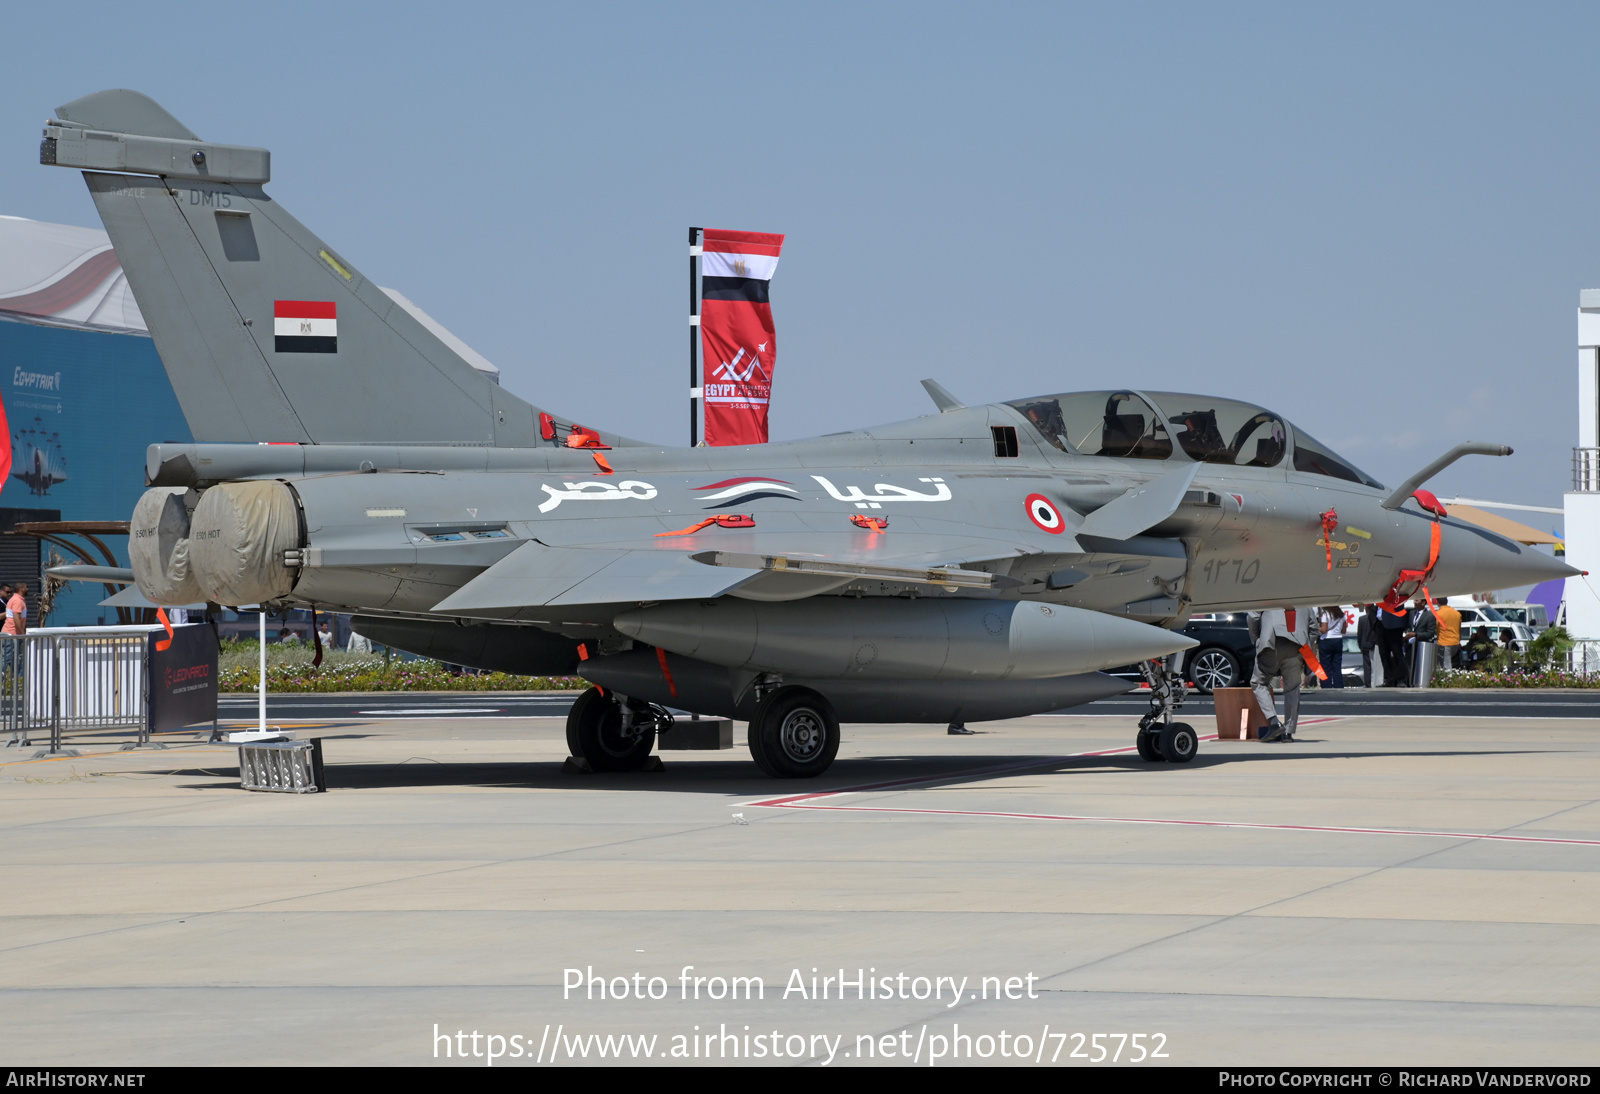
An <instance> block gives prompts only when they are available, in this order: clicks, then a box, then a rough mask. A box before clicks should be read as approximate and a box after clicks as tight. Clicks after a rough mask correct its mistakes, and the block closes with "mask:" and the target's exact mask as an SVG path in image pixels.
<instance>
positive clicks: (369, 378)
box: [41, 91, 1576, 777]
mask: <svg viewBox="0 0 1600 1094" xmlns="http://www.w3.org/2000/svg"><path fill="white" fill-rule="evenodd" d="M41 160H42V162H44V163H46V164H55V165H58V166H63V167H73V168H81V169H82V170H83V172H84V178H85V180H86V181H87V183H88V186H89V190H90V193H91V194H92V195H93V197H94V201H95V204H96V206H97V208H98V209H99V212H100V216H101V218H102V220H103V221H104V222H105V227H106V230H107V231H108V232H109V233H110V235H111V239H112V242H113V243H114V244H115V246H116V249H117V254H118V257H119V258H120V259H121V261H122V266H123V269H124V270H126V272H127V276H128V279H129V282H130V284H131V285H132V288H133V291H134V294H135V295H136V296H137V297H138V300H139V305H140V308H141V310H142V311H143V313H144V315H145V317H146V319H147V321H148V322H149V325H150V331H151V334H152V336H153V337H154V338H155V342H156V348H157V349H158V350H159V351H160V354H161V359H162V361H163V363H164V364H165V366H166V369H167V372H168V375H169V376H170V377H171V379H172V384H173V387H174V389H175V390H176V392H177V395H178V399H179V402H180V403H181V405H182V408H183V412H184V415H185V417H186V418H187V419H188V422H189V425H190V427H191V429H192V430H193V433H194V436H195V438H196V443H194V444H187V445H171V444H157V445H152V446H151V448H150V450H149V455H148V459H147V464H146V468H145V473H146V478H147V480H148V484H149V486H150V487H151V489H150V490H149V491H148V492H147V493H146V495H145V496H144V497H143V499H142V500H141V501H140V502H139V505H138V507H137V508H136V510H135V513H134V516H133V522H132V536H131V544H132V547H131V552H132V564H133V566H132V568H133V572H134V574H135V576H136V578H137V584H138V587H139V591H140V592H141V593H142V594H143V595H144V596H146V597H148V598H149V599H150V600H152V601H154V602H156V603H165V604H187V603H193V602H197V601H208V602H212V603H216V604H223V605H231V606H238V605H245V604H257V603H265V604H269V605H273V606H279V605H281V606H295V607H308V606H315V607H318V608H322V609H325V610H333V611H348V612H354V613H357V616H358V618H357V619H356V622H355V625H356V627H357V629H358V630H360V631H361V632H362V633H364V634H366V635H368V636H370V637H371V638H373V639H374V640H377V641H380V642H386V643H389V644H392V645H394V646H398V647H400V648H402V649H410V650H415V651H417V652H419V653H425V654H430V655H433V656H437V657H440V658H442V659H444V660H447V661H451V662H457V663H461V664H466V665H472V666H478V667H482V668H487V669H503V670H508V671H514V672H524V673H570V672H574V671H576V672H577V673H578V674H579V675H581V676H583V677H584V678H585V679H587V680H589V681H590V682H591V683H592V684H593V685H594V686H593V687H591V688H590V689H589V690H588V691H586V692H585V693H584V694H583V696H582V697H581V698H580V699H579V700H578V702H577V703H576V704H575V705H574V707H573V709H572V715H571V718H570V720H569V723H568V739H569V743H570V744H571V747H572V750H573V752H574V753H576V754H578V755H581V756H582V757H584V758H585V759H587V760H588V761H589V763H590V764H591V765H592V766H593V767H594V768H596V769H602V770H621V769H626V768H630V767H633V766H636V765H638V764H639V763H641V762H642V761H643V760H644V759H645V758H646V757H647V756H648V755H649V753H650V751H651V749H652V747H653V745H654V743H655V740H656V737H657V734H658V733H659V732H673V730H672V729H671V728H670V727H671V726H672V724H673V723H672V718H671V716H670V714H669V713H668V712H667V709H666V708H667V707H676V708H679V709H683V710H690V711H695V712H700V713H705V714H714V715H723V716H730V717H735V718H740V719H748V720H749V722H750V730H749V743H750V751H751V754H752V756H753V757H754V759H755V761H756V762H757V763H758V764H759V765H760V766H761V768H762V769H763V770H764V771H766V772H767V773H768V774H770V775H774V776H778V777H802V776H812V775H817V774H819V773H821V772H822V771H824V770H825V769H826V768H827V767H828V765H829V764H830V763H831V762H832V760H833V757H834V754H835V753H836V751H837V750H838V747H839V722H840V720H841V719H843V720H845V721H852V722H928V723H944V722H949V721H955V720H964V721H979V720H984V719H993V718H1005V717H1016V716H1021V715H1026V714H1030V713H1035V712H1040V711H1047V710H1054V709H1058V708H1061V707H1069V706H1073V705H1075V704H1081V703H1085V702H1089V701H1092V700H1094V699H1097V698H1101V697H1104V696H1108V695H1112V694H1115V693H1118V692H1122V691H1125V690H1127V685H1126V684H1125V683H1124V682H1122V681H1120V680H1117V679H1115V678H1112V677H1110V676H1107V675H1104V674H1102V673H1100V672H1098V671H1097V670H1100V669H1104V668H1108V667H1113V666H1118V665H1125V664H1129V663H1132V662H1142V663H1143V664H1144V665H1145V666H1146V668H1145V674H1146V676H1147V678H1148V680H1149V682H1150V683H1151V685H1152V687H1151V694H1152V709H1151V712H1150V713H1149V714H1148V715H1146V716H1145V717H1144V718H1143V719H1141V721H1140V723H1139V730H1138V734H1137V741H1138V744H1139V748H1140V752H1141V754H1142V755H1144V756H1145V757H1146V758H1147V759H1151V760H1166V761H1171V762H1183V761H1187V760H1189V759H1191V758H1192V757H1193V756H1194V754H1195V750H1196V734H1195V733H1194V731H1193V730H1192V729H1191V728H1190V727H1188V726H1187V725H1185V724H1183V723H1182V722H1177V721H1174V720H1173V719H1172V717H1171V715H1172V710H1173V708H1174V706H1176V705H1177V703H1178V702H1180V701H1181V698H1182V686H1181V682H1180V681H1178V680H1177V679H1176V674H1175V673H1173V671H1172V668H1171V666H1172V658H1171V657H1169V656H1168V655H1172V654H1175V653H1177V652H1179V651H1181V650H1183V649H1186V648H1188V647H1190V646H1192V645H1194V643H1193V642H1192V641H1190V640H1189V639H1188V638H1186V637H1184V636H1183V635H1182V634H1180V633H1178V632H1177V630H1176V629H1175V628H1181V627H1182V626H1183V625H1184V623H1185V621H1186V620H1187V619H1188V618H1189V617H1190V615H1191V614H1192V613H1195V612H1212V611H1228V610H1237V609H1249V608H1261V607H1267V606H1274V605H1281V606H1293V605H1308V604H1327V603H1349V602H1352V601H1370V600H1379V599H1382V598H1384V597H1386V596H1388V597H1393V598H1403V597H1404V596H1406V595H1409V594H1410V593H1412V592H1414V591H1415V590H1416V589H1418V588H1419V587H1421V586H1422V585H1423V584H1427V585H1428V586H1429V587H1430V588H1431V589H1432V591H1433V592H1434V593H1435V594H1449V593H1465V592H1471V591H1476V590H1483V589H1493V588H1502V587H1509V586H1515V585H1523V584H1527V583H1529V582H1534V581H1539V580H1543V579H1546V578H1552V577H1558V576H1562V575H1565V574H1571V573H1575V572H1576V571H1574V570H1572V569H1571V568H1569V567H1567V566H1565V565H1563V564H1562V563H1560V562H1558V561H1555V560H1554V559H1551V558H1550V557H1548V556H1544V555H1541V554H1538V553H1535V552H1533V551H1531V550H1529V549H1527V548H1525V547H1521V546H1519V545H1517V544H1516V543H1513V542H1511V541H1509V540H1506V539H1504V538H1502V537H1500V536H1497V535H1494V534H1493V533H1490V532H1487V531H1485V530H1483V529H1481V528H1478V527H1475V526H1473V525H1471V524H1467V523H1464V522H1462V521H1459V520H1456V519H1453V518H1451V517H1449V516H1448V515H1446V513H1445V512H1444V511H1443V509H1442V507H1440V506H1438V505H1437V503H1436V502H1435V501H1433V499H1432V496H1431V495H1429V494H1427V493H1426V492H1425V491H1419V490H1418V488H1419V487H1420V486H1421V485H1422V483H1423V482H1424V481H1425V480H1426V479H1427V478H1428V477H1429V476H1430V475H1432V474H1434V473H1436V472H1437V471H1438V470H1440V469H1441V468H1442V467H1444V466H1445V465H1446V464H1448V463H1449V462H1450V461H1452V460H1453V459H1456V458H1458V457H1459V456H1461V455H1463V454H1465V453H1467V452H1485V453H1492V454H1500V455H1505V454H1509V449H1502V448H1500V447H1498V446H1491V445H1481V444H1479V445H1474V444H1467V445H1462V446H1459V447H1458V448H1457V449H1455V450H1453V451H1452V452H1450V453H1448V454H1447V455H1446V456H1445V457H1442V458H1441V459H1440V460H1438V461H1435V463H1434V464H1432V465H1430V466H1429V467H1427V468H1425V469H1424V470H1423V471H1422V472H1420V473H1418V474H1417V475H1415V476H1413V477H1412V478H1410V479H1408V480H1407V481H1406V482H1405V483H1404V484H1402V485H1401V486H1400V487H1399V488H1398V489H1394V490H1388V489H1385V488H1384V487H1383V486H1381V485H1380V484H1378V483H1377V482H1375V481H1374V480H1373V479H1372V478H1371V477H1370V476H1368V475H1366V474H1365V473H1363V472H1362V471H1360V470H1358V469H1357V468H1356V467H1355V466H1354V465H1353V464H1351V463H1350V462H1349V461H1348V460H1345V459H1343V458H1341V457H1340V456H1338V455H1337V454H1336V453H1334V452H1332V451H1331V450H1329V449H1328V447H1327V446H1325V445H1323V444H1321V443H1319V442H1318V441H1317V440H1315V439H1314V438H1312V437H1311V436H1310V435H1308V434H1307V433H1306V432H1305V431H1303V430H1301V429H1298V428H1296V427H1295V426H1294V425H1293V424H1291V423H1290V422H1289V421H1288V420H1286V419H1285V418H1283V417H1281V416H1280V415H1278V414H1276V413H1274V412H1273V411H1270V410H1265V409H1263V408H1261V407H1258V406H1252V405H1248V404H1246V403H1242V402H1237V401H1234V400H1229V399H1219V398H1211V397H1207V396H1202V395H1186V394H1173V393H1168V392H1159V391H1137V390H1133V389H1131V388H1115V389H1107V390H1099V391H1088V392H1078V393H1072V394H1049V395H1040V396H1036V397H1033V398H1028V399H1018V400H1014V401H1010V402H997V403H991V404H988V405H984V406H966V405H963V404H962V403H961V402H960V401H958V400H957V399H956V398H954V397H953V396H951V395H950V394H949V393H948V392H947V391H945V390H944V389H943V388H942V387H940V386H939V385H938V384H936V383H933V382H932V381H924V386H925V387H926V388H927V390H928V393H929V394H930V395H931V396H932V398H933V401H934V403H935V405H936V407H937V410H938V413H935V414H930V415H928V416H926V417H922V418H917V419H914V420H912V421H907V422H899V423H895V424H892V425H886V426H882V427H880V428H874V429H867V430H858V431H853V432H848V433H839V434H832V435H829V436H824V437H818V438H815V439H812V440H807V441H800V442H795V443H788V444H770V445H760V446H750V447H738V448H695V449H675V448H662V447H659V446H656V445H649V444H643V443H640V442H638V441H634V440H630V439H629V438H627V437H622V436H618V435H615V434H612V433H607V432H604V431H603V430H596V429H592V428H589V427H587V426H586V425H583V424H580V423H577V422H574V421H572V420H571V419H568V418H563V417H561V416H560V415H557V414H555V413H554V412H551V411H547V410H545V409H543V408H540V407H538V406H534V405H531V404H529V403H526V402H524V401H522V400H521V399H518V398H516V397H515V396H513V395H511V394H510V393H509V392H507V391H505V390H503V389H502V388H501V387H499V386H498V384H497V383H496V382H495V380H494V378H493V377H491V376H488V375H485V374H484V373H483V372H480V371H478V370H476V369H474V368H473V367H472V366H471V365H470V364H469V363H468V362H467V361H466V360H464V359H463V358H462V357H461V356H460V355H459V354H458V353H457V352H456V351H455V350H453V349H452V348H451V347H450V346H449V345H447V344H446V342H445V341H443V340H441V338H440V337H438V336H437V335H436V334H435V333H433V332H432V331H431V330H430V329H429V328H428V327H426V326H425V325H424V324H423V323H421V322H419V321H418V320H417V319H416V318H414V317H413V316H412V315H411V314H410V313H409V311H408V310H406V309H405V308H403V307H401V306H399V305H398V304H397V303H396V300H395V299H394V298H393V297H391V296H390V295H389V294H387V293H385V292H384V291H383V290H382V289H380V288H378V287H377V286H375V285H373V284H372V283H371V282H370V281H368V280H367V279H366V278H365V277H364V276H363V275H362V274H361V272H360V270H359V269H358V267H357V266H356V264H355V263H354V262H352V261H351V260H350V259H349V258H347V257H346V256H345V255H343V254H342V253H340V252H339V251H336V250H335V249H334V248H333V247H332V246H330V245H329V244H327V243H325V242H324V241H323V240H321V239H320V238H318V237H317V236H315V235H313V234H312V233H311V232H310V231H308V230H307V229H306V228H305V227H303V226H302V225H301V224H300V223H299V222H298V221H297V220H295V219H294V218H293V217H291V216H290V215H289V214H288V213H287V212H285V211H284V210H283V209H282V208H281V207H279V206H278V205H277V204H276V203H275V202H274V201H273V200H272V198H271V197H270V196H269V195H268V194H267V193H266V192H265V191H264V190H263V189H262V187H263V185H264V184H265V183H267V181H268V180H269V178H270V174H271V172H270V166H269V165H270V158H269V154H268V152H267V151H266V150H265V149H261V148H249V147H241V146H234V145H222V144H216V143H213V142H210V141H204V140H201V139H200V138H199V137H197V136H196V135H195V134H194V133H192V132H190V131H189V130H188V129H187V128H186V127H185V126H183V125H182V124H181V123H180V122H179V121H178V120H177V119H175V118H174V117H173V116H172V115H170V114H169V113H167V112H166V111H165V110H164V109H162V108H161V107H160V106H159V105H157V104H156V103H155V102H153V101H152V100H150V99H148V98H146V97H145V96H143V95H140V94H138V93H135V92H131V91H106V92H100V93H97V94H94V95H90V96H87V97H85V98H82V99H78V100H76V101H75V102H71V103H68V104H67V105H65V106H63V107H61V108H60V109H58V110H57V111H56V113H55V116H54V117H53V118H52V119H51V120H50V121H49V123H48V126H47V128H46V129H45V136H44V142H43V145H42V148H41Z"/></svg>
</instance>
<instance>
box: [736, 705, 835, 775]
mask: <svg viewBox="0 0 1600 1094" xmlns="http://www.w3.org/2000/svg"><path fill="white" fill-rule="evenodd" d="M749 737H750V756H751V758H752V759H754V760H755V762H756V765H757V766H758V767H760V768H761V770H762V771H764V772H766V773H767V774H768V775H770V776H772V777H773V778H775V779H810V778H815V777H816V776H818V775H820V774H822V773H823V772H824V771H826V770H828V767H829V765H831V764H832V763H833V758H834V757H835V756H836V755H838V753H839V719H838V717H837V716H836V715H835V714H834V713H833V704H831V703H829V702H828V700H827V699H825V698H823V697H822V696H821V695H819V694H817V693H816V692H814V691H812V690H811V689H810V688H799V687H787V688H779V689H778V690H777V691H774V692H772V693H771V694H770V695H768V696H767V697H766V698H765V699H763V700H761V702H760V703H759V704H758V705H757V706H756V713H755V717H754V718H752V719H750V732H749Z"/></svg>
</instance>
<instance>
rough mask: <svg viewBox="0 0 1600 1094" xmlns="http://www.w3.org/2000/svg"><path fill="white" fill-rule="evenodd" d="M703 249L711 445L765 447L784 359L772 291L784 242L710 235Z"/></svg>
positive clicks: (754, 235)
mask: <svg viewBox="0 0 1600 1094" xmlns="http://www.w3.org/2000/svg"><path fill="white" fill-rule="evenodd" d="M701 247H702V250H701V258H700V300H701V305H700V313H701V315H700V337H701V349H702V354H703V356H702V360H703V361H704V362H705V365H704V368H705V374H704V377H703V388H702V392H703V397H704V399H705V422H706V431H705V437H706V444H708V445H726V444H765V443H766V441H767V406H768V403H769V401H770V400H771V398H772V370H773V366H774V363H775V362H776V359H777V355H778V339H777V336H776V334H775V333H774V328H773V324H772V305H771V303H770V300H769V297H768V291H767V290H768V288H769V286H770V284H771V282H772V275H773V274H774V273H776V272H777V269H778V255H779V253H780V252H781V251H782V250H783V236H781V235H775V234H770V233H767V232H728V231H719V230H717V229H713V228H707V229H706V231H705V234H704V235H703V236H702V237H701Z"/></svg>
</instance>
